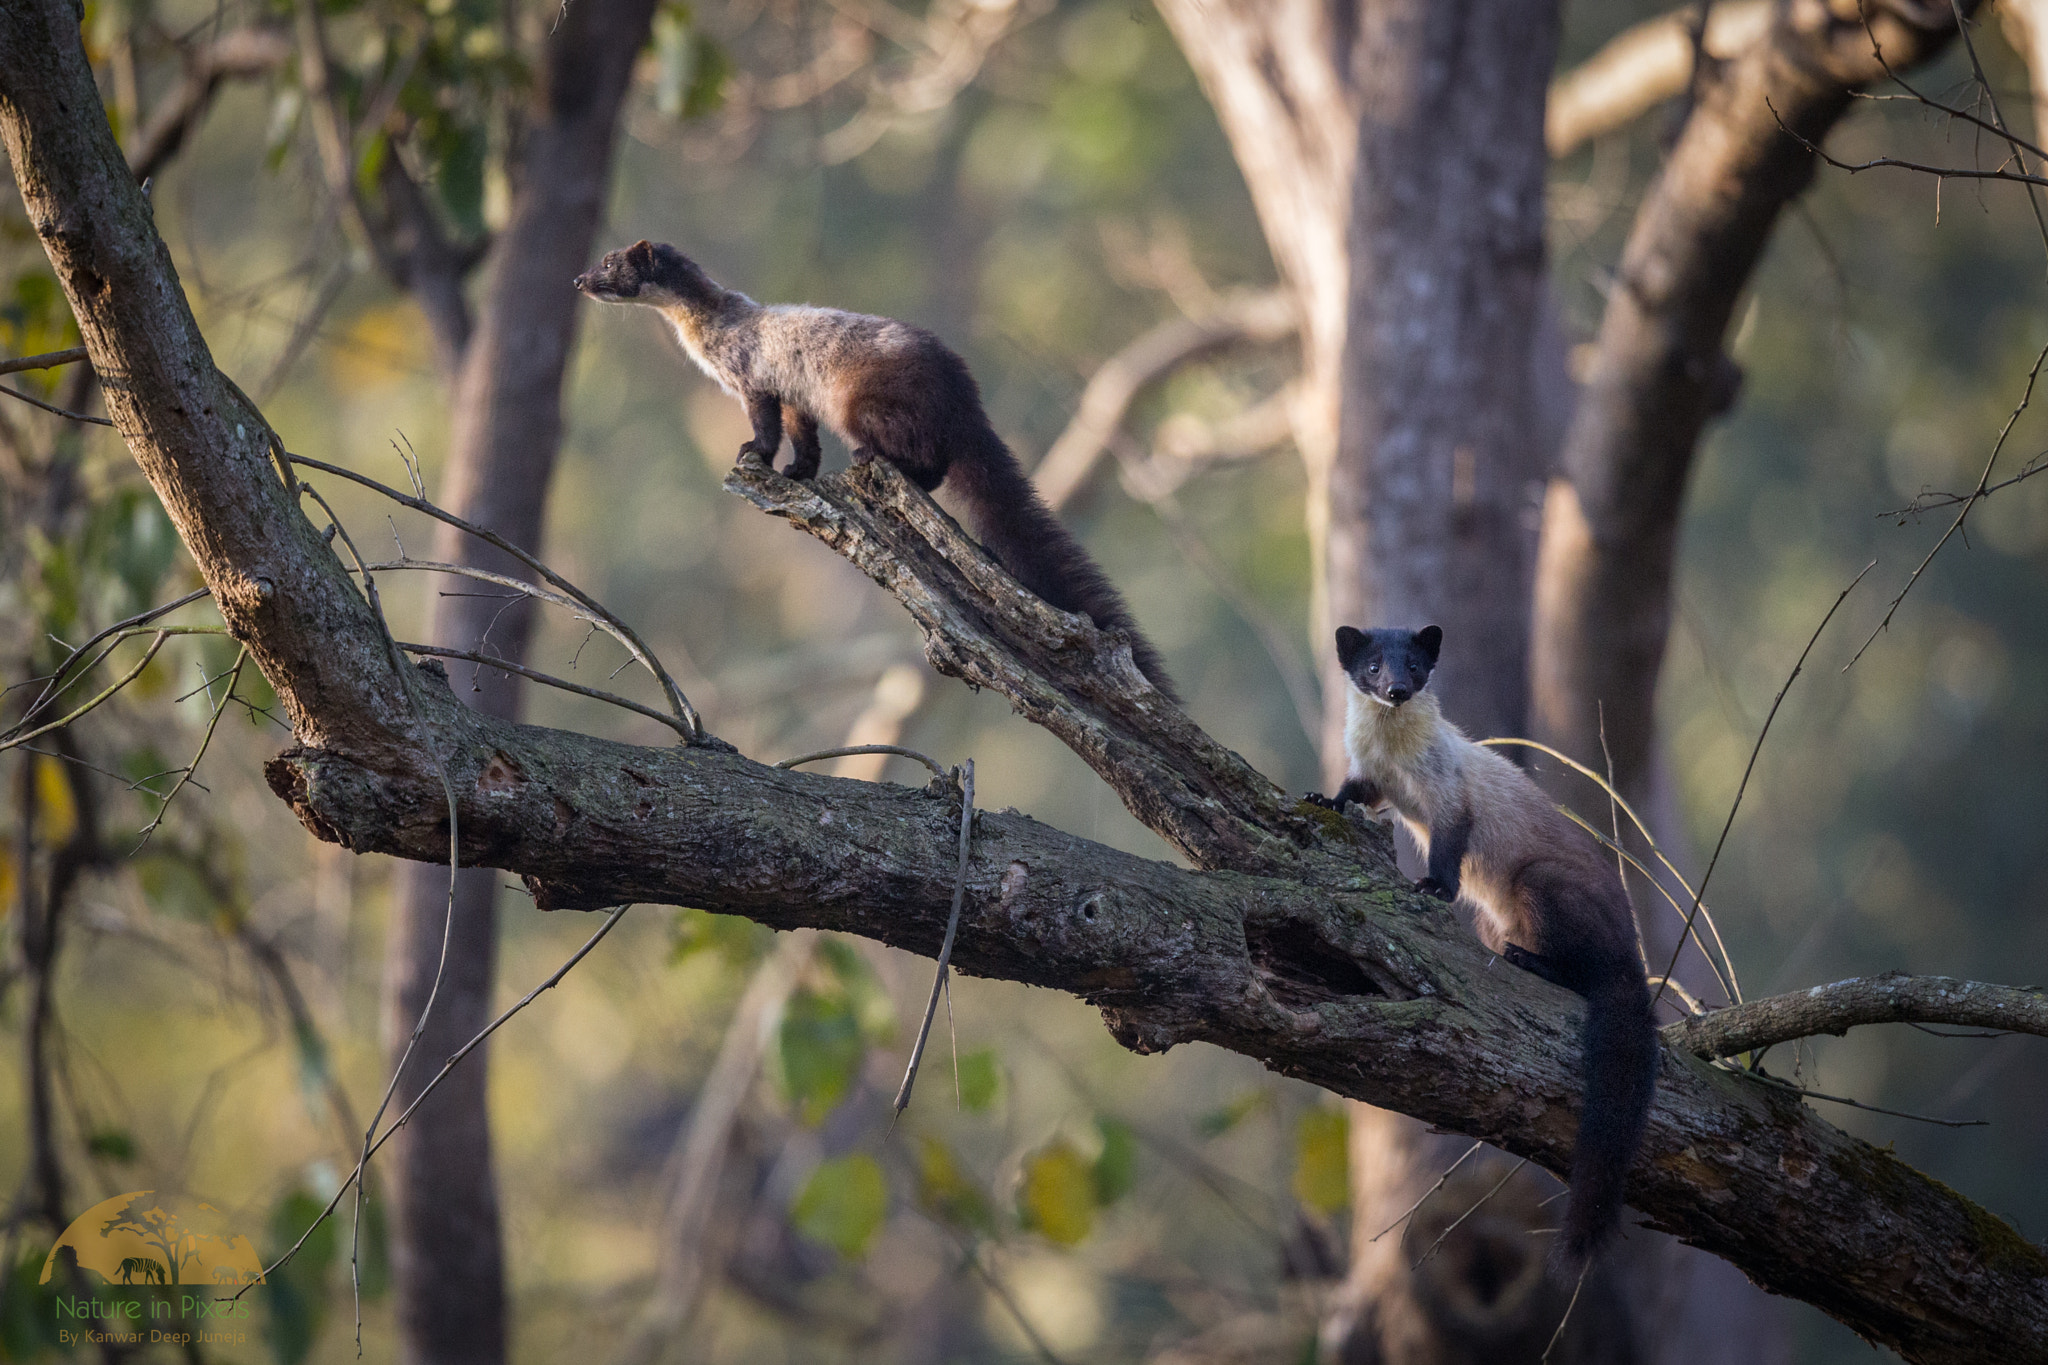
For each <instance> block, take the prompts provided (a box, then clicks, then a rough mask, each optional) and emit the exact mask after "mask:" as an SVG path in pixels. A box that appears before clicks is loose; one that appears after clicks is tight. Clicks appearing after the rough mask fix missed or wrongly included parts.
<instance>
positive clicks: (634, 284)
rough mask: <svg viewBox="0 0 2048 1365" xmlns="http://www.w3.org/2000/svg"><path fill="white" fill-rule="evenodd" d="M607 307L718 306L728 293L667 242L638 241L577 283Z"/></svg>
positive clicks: (611, 255) (609, 256)
mask: <svg viewBox="0 0 2048 1365" xmlns="http://www.w3.org/2000/svg"><path fill="white" fill-rule="evenodd" d="M574 283H575V285H576V288H577V289H579V290H581V291H582V292H583V293H585V294H588V295H590V297H592V298H594V299H598V300H600V301H602V302H604V303H672V302H683V303H700V304H708V303H716V302H717V301H718V299H719V298H720V297H722V296H723V295H724V293H725V290H723V289H721V288H720V287H719V286H718V284H717V282H716V281H714V280H713V279H712V278H711V277H710V276H709V275H707V274H705V273H704V268H703V267H702V266H700V265H698V264H697V263H696V262H695V261H693V260H691V259H690V258H689V257H688V256H685V255H684V254H683V253H682V252H680V251H678V250H676V249H675V248H674V247H672V246H670V245H669V244H668V243H666V242H648V241H638V242H635V243H633V245H631V246H629V247H622V248H621V249H619V250H617V251H610V252H606V253H605V258H604V259H603V260H601V261H599V262H598V263H597V265H596V266H595V267H594V268H593V269H590V270H587V271H585V272H584V273H583V274H581V275H578V276H577V277H576V279H575V281H574Z"/></svg>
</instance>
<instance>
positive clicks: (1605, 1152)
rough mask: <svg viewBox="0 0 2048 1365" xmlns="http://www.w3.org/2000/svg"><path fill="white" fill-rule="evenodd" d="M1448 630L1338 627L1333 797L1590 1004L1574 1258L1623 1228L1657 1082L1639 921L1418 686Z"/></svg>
mask: <svg viewBox="0 0 2048 1365" xmlns="http://www.w3.org/2000/svg"><path fill="white" fill-rule="evenodd" d="M1443 638H1444V633H1443V631H1441V630H1439V629H1438V628H1437V627H1435V626H1425V627H1424V628H1423V629H1421V630H1416V631H1410V630H1370V631H1359V630H1353V629H1352V628H1351V627H1349V626H1344V627H1341V628H1339V630H1338V631H1337V660H1338V662H1339V663H1341V664H1342V665H1343V666H1344V672H1345V673H1346V674H1347V675H1348V676H1349V677H1350V679H1351V684H1352V686H1351V692H1350V694H1349V708H1348V711H1347V713H1346V717H1345V724H1344V741H1345V747H1346V748H1347V750H1348V751H1349V753H1350V758H1351V766H1350V770H1349V772H1348V774H1347V775H1346V778H1345V782H1344V785H1343V786H1342V787H1340V788H1338V789H1337V795H1336V797H1335V798H1326V797H1314V798H1312V799H1313V800H1316V801H1318V802H1321V803H1322V804H1325V805H1331V806H1334V807H1336V808H1337V809H1339V810H1341V809H1343V808H1344V807H1345V806H1346V805H1349V804H1351V803H1352V802H1357V803H1359V804H1360V805H1363V806H1365V807H1367V808H1368V809H1369V810H1372V811H1373V812H1374V813H1375V814H1378V813H1380V812H1382V811H1385V810H1388V809H1391V810H1392V812H1393V813H1394V814H1395V815H1396V816H1398V817H1399V818H1400V819H1401V821H1402V822H1403V823H1404V824H1406V825H1407V826H1408V829H1409V832H1410V833H1412V834H1413V835H1414V836H1415V841H1416V843H1417V844H1419V845H1420V846H1421V848H1422V851H1423V853H1424V855H1425V856H1426V857H1427V858H1428V859H1429V875H1428V877H1426V878H1425V879H1424V880H1423V881H1422V882H1421V883H1420V887H1421V889H1422V890H1425V891H1428V892H1429V893H1430V894H1432V895H1434V896H1437V897H1438V898H1439V899H1442V900H1447V901H1448V900H1457V899H1459V898H1460V897H1463V899H1464V900H1465V901H1466V902H1467V903H1468V904H1469V905H1471V906H1472V908H1473V909H1474V910H1476V911H1477V912H1478V916H1477V927H1478V930H1479V937H1480V938H1481V940H1483V941H1484V942H1485V944H1486V946H1487V947H1489V948H1491V949H1492V950H1493V951H1494V952H1496V953H1499V954H1500V955H1501V956H1502V957H1504V958H1506V959H1507V960H1508V961H1509V962H1511V963H1513V964H1514V965H1515V966H1517V967H1521V968H1524V969H1525V970H1528V971H1532V972H1534V973H1536V975H1538V976H1540V977H1542V978H1543V979H1544V980H1546V981H1550V982H1553V983H1555V984H1557V985H1559V986H1563V987H1564V988H1565V989H1566V990H1569V991H1576V992H1578V993H1579V994H1580V995H1582V996H1584V997H1585V998H1586V1033H1585V1069H1586V1096H1585V1104H1584V1108H1583V1109H1582V1111H1581V1113H1580V1116H1579V1139H1578V1146H1577V1148H1576V1150H1575V1151H1574V1153H1573V1156H1572V1180H1571V1187H1572V1190H1571V1203H1570V1205H1569V1207H1568V1208H1567V1210H1566V1213H1565V1242H1564V1249H1565V1253H1566V1255H1567V1256H1568V1257H1570V1258H1571V1259H1572V1260H1573V1261H1574V1262H1580V1261H1583V1260H1584V1259H1585V1258H1586V1257H1587V1256H1589V1255H1591V1254H1592V1253H1593V1252H1594V1251H1595V1250H1597V1249H1598V1248H1599V1246H1600V1243H1601V1242H1602V1241H1603V1240H1605V1239H1606V1237H1607V1236H1608V1235H1609V1234H1610V1233H1612V1232H1613V1231H1614V1229H1615V1227H1616V1225H1617V1224H1618V1223H1619V1221H1620V1219H1621V1208H1622V1202H1623V1201H1622V1195H1623V1192H1624V1189H1625V1187H1626V1185H1627V1181H1628V1168H1629V1165H1630V1163H1631V1162H1633V1161H1634V1159H1635V1154H1636V1147H1637V1146H1638V1144H1640V1143H1641V1142H1642V1138H1643V1125H1644V1123H1645V1121H1646V1120H1647V1118H1648V1115H1649V1111H1650V1097H1651V1094H1652V1092H1653V1091H1654V1090H1655V1088H1656V1084H1657V1036H1656V1030H1655V1028H1654V1027H1653V1026H1652V1024H1651V1021H1650V989H1649V983H1648V982H1647V981H1645V980H1644V977H1643V962H1642V954H1641V952H1640V951H1639V950H1638V948H1637V944H1636V919H1635V911H1634V910H1633V909H1632V908H1631V907H1630V905H1629V899H1628V891H1627V890H1626V889H1625V888H1624V887H1623V886H1622V884H1621V876H1620V874H1619V873H1618V872H1617V871H1616V870H1615V866H1614V864H1613V863H1612V862H1610V861H1608V859H1607V858H1606V857H1605V856H1603V855H1602V853H1601V852H1600V848H1599V845H1597V844H1596V843H1595V842H1594V841H1593V840H1592V839H1591V838H1590V837H1588V836H1587V834H1586V833H1585V831H1583V830H1581V829H1580V828H1579V827H1578V826H1577V825H1574V824H1573V823H1572V822H1571V821H1570V820H1568V819H1566V818H1565V816H1564V815H1563V814H1562V813H1561V812H1560V811H1559V810H1558V809H1557V807H1556V806H1555V805H1553V804H1551V801H1550V798H1548V797H1547V796H1545V795H1544V794H1543V793H1542V791H1541V790H1539V789H1538V788H1537V786H1536V784H1535V783H1534V782H1532V781H1530V780H1529V778H1528V776H1527V775H1526V774H1524V773H1523V772H1522V770H1521V769H1520V768H1517V767H1516V766H1515V765H1514V764H1512V763H1510V762H1509V761H1508V760H1507V759H1505V758H1503V757H1502V756H1501V755H1499V754H1497V753H1495V752H1494V751H1493V750H1492V749H1489V748H1487V747H1486V746H1484V745H1480V744H1474V743H1473V742H1472V741H1471V740H1469V739H1467V738H1466V737H1465V734H1464V732H1463V731H1462V730H1460V729H1458V727H1457V726H1455V725H1453V724H1451V722H1449V721H1447V720H1445V719H1444V717H1443V712H1442V711H1441V710H1439V709H1438V706H1437V700H1436V694H1435V693H1432V692H1425V691H1423V690H1422V689H1423V687H1424V686H1425V685H1427V684H1428V682H1429V675H1430V673H1431V672H1432V671H1433V670H1434V669H1435V668H1436V660H1437V651H1438V649H1439V648H1440V647H1441V646H1442V644H1443Z"/></svg>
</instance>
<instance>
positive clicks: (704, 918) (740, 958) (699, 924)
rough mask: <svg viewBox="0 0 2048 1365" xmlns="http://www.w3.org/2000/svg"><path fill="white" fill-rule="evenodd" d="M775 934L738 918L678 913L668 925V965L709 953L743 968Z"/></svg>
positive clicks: (756, 957)
mask: <svg viewBox="0 0 2048 1365" xmlns="http://www.w3.org/2000/svg"><path fill="white" fill-rule="evenodd" d="M774 938H775V931H774V930H773V929H770V928H768V927H767V926H766V925H764V924H756V923H755V922H754V921H753V920H750V919H746V918H744V917H743V916H740V915H714V914H712V913H711V912H710V911H708V910H680V911H677V912H676V917H675V919H674V920H673V921H672V922H671V923H670V926H669V951H668V960H669V965H670V966H674V965H675V964H676V963H679V962H681V961H683V960H684V959H685V958H689V957H694V956H695V955H697V954H698V953H701V952H705V951H707V950H708V951H712V952H716V953H718V954H719V955H720V956H722V957H723V958H725V960H726V961H727V962H729V963H730V964H732V965H733V966H735V967H747V966H751V965H753V963H754V962H755V961H756V960H757V959H759V958H760V956H761V954H762V953H763V952H765V951H767V948H768V944H769V943H770V942H772V941H773V940H774Z"/></svg>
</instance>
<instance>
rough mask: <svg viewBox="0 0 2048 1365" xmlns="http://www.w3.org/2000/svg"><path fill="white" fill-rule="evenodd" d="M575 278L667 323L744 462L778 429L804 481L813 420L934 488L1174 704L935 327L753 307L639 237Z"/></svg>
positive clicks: (1019, 574) (1122, 614)
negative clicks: (1113, 639)
mask: <svg viewBox="0 0 2048 1365" xmlns="http://www.w3.org/2000/svg"><path fill="white" fill-rule="evenodd" d="M576 287H577V288H578V289H580V290H582V291H583V292H584V293H586V294H589V295H590V296H592V297H593V298H597V299H601V300H604V301H606V302H613V303H637V304H642V305H645V306H648V307H652V308H655V309H657V310H659V311H660V312H661V314H662V315H663V316H664V317H666V318H667V319H668V321H669V324H670V325H671V326H672V327H673V328H674V329H675V332H676V336H677V339H678V340H680V341H681V342H682V344H683V349H684V350H685V351H687V352H688V353H689V355H690V358H691V359H693V360H695V361H696V362H697V364H698V365H699V367H701V368H702V369H703V370H704V372H705V373H706V374H708V375H710V376H711V377H712V378H713V379H715V380H717V381H718V383H719V384H720V386H722V387H723V388H724V389H725V390H726V392H728V393H730V394H732V395H733V396H734V397H735V398H738V399H739V400H740V401H741V402H742V403H744V404H745V405H746V409H747V417H748V420H749V421H751V422H752V423H753V427H754V437H753V439H752V440H750V441H748V442H747V443H746V444H745V445H744V446H742V447H740V454H741V456H742V457H743V458H744V457H746V456H748V455H754V456H758V457H760V458H761V459H764V460H767V461H769V462H771V463H772V462H773V461H774V459H775V457H776V454H777V453H778V452H779V450H780V449H781V446H782V437H783V433H784V431H785V429H786V430H787V431H788V434H789V437H790V441H791V445H792V447H793V448H794V452H795V453H794V456H793V458H792V459H791V461H790V463H789V465H788V467H787V468H786V469H784V471H783V472H784V473H785V474H787V475H788V476H789V477H790V478H793V479H807V478H810V477H812V476H813V475H815V474H816V473H817V472H818V460H819V455H820V452H819V448H818V424H819V423H820V422H823V423H824V424H826V425H827V426H830V427H831V428H832V429H833V430H834V431H836V432H838V433H839V434H840V436H841V437H843V438H844V439H845V441H846V443H847V445H848V446H849V447H851V448H852V451H853V458H854V459H855V461H862V460H868V459H872V458H874V457H875V456H877V455H879V456H881V457H882V458H883V459H886V460H888V461H889V462H890V463H891V464H893V465H895V466H896V467H897V468H898V469H900V470H902V471H903V473H904V474H905V475H906V476H908V477H909V478H910V479H911V481H912V482H914V483H916V484H917V486H918V487H920V488H922V489H924V490H925V491H927V492H930V491H931V490H933V489H935V488H937V487H938V486H939V485H940V484H941V483H945V484H947V485H948V487H950V488H951V489H952V490H953V492H954V494H955V495H956V496H957V497H958V498H959V500H960V501H961V502H962V503H963V504H964V505H965V507H966V510H967V515H968V520H969V522H970V523H971V524H972V526H973V529H974V534H975V535H976V536H978V537H979V538H980V540H981V543H982V544H983V545H984V546H986V547H987V548H988V550H989V553H991V554H993V555H994V556H995V557H996V559H997V560H998V561H1000V562H1001V564H1002V565H1003V567H1004V568H1006V569H1008V570H1009V571H1010V572H1011V573H1012V574H1013V575H1015V576H1016V578H1017V581H1018V582H1020V583H1022V584H1023V585H1024V586H1025V587H1027V588H1029V589H1031V591H1032V592H1034V593H1036V594H1038V596H1040V597H1042V598H1044V599H1045V600H1046V601H1047V602H1049V603H1051V604H1052V605H1053V606H1055V607H1058V608H1059V609H1060V610H1062V611H1077V612H1081V613H1083V614H1085V615H1087V616H1088V617H1089V619H1091V620H1093V621H1094V622H1095V624H1096V625H1098V626H1100V627H1102V628H1103V629H1104V630H1110V631H1120V632H1122V633H1123V634H1124V635H1125V636H1126V638H1128V639H1129V640H1130V643H1131V656H1132V658H1133V660H1134V661H1135V662H1136V663H1137V665H1138V668H1139V671H1141V672H1142V673H1144V675H1145V676H1146V677H1147V678H1149V679H1151V681H1152V684H1153V686H1155V687H1157V688H1158V689H1159V690H1160V691H1161V692H1164V693H1165V694H1166V695H1167V696H1168V697H1173V698H1174V699H1175V700H1178V699H1179V698H1178V697H1177V696H1176V695H1175V693H1174V690H1173V683H1172V680H1171V679H1169V678H1168V677H1167V674H1166V669H1165V666H1164V664H1163V663H1162V661H1161V660H1160V657H1159V652H1158V651H1157V650H1155V649H1154V648H1153V647H1152V645H1151V643H1150V642H1149V641H1147V640H1146V639H1145V637H1144V635H1143V634H1141V633H1140V632H1139V630H1138V627H1137V623H1136V622H1135V621H1134V620H1132V618H1131V612H1130V608H1129V607H1128V606H1127V605H1125V603H1124V600H1123V597H1122V595H1121V594H1120V593H1118V592H1117V590H1116V588H1115V587H1114V586H1113V585H1112V584H1111V583H1110V581H1109V579H1108V578H1107V577H1106V576H1105V575H1104V574H1103V572H1102V569H1101V568H1100V566H1098V565H1097V564H1096V563H1095V561H1094V560H1093V559H1091V558H1090V557H1089V555H1088V552H1087V551H1086V550H1084V549H1082V548H1081V545H1080V542H1079V541H1077V540H1075V539H1074V537H1073V535H1072V534H1071V533H1070V532H1069V531H1068V530H1067V529H1066V527H1064V526H1062V525H1061V524H1060V520H1059V518H1058V517H1056V516H1054V515H1053V513H1052V510H1051V509H1050V508H1048V507H1047V506H1046V505H1045V503H1044V501H1043V500H1042V499H1041V498H1040V497H1039V496H1038V491H1037V489H1035V488H1034V487H1032V484H1031V481H1030V480H1029V479H1028V478H1026V477H1025V475H1024V471H1023V469H1022V468H1021V467H1019V465H1018V464H1017V458H1016V456H1014V455H1012V454H1011V453H1010V449H1009V447H1008V446H1006V445H1004V444H1003V441H1002V438H1001V437H999V436H997V435H996V433H995V428H994V427H992V426H991V425H990V424H989V420H988V414H987V413H986V412H985V411H984V410H983V408H982V405H981V390H980V388H979V387H978V386H977V385H976V384H975V382H974V376H973V375H972V374H971V373H969V371H968V369H967V362H966V361H964V360H962V359H961V358H960V357H959V356H958V355H955V354H954V353H953V352H952V351H951V350H950V349H949V348H948V347H947V346H946V344H945V343H944V342H942V341H940V340H939V339H938V338H937V337H936V336H934V335H932V334H931V333H930V332H928V331H926V330H924V329H923V328H922V327H913V326H911V325H909V324H908V323H902V322H897V321H895V320H894V319H891V318H878V317H870V316H868V315H866V314H862V313H845V312H841V311H839V310H838V309H833V308H812V307H809V306H804V305H775V306H763V305H761V304H758V303H756V302H754V301H753V300H752V299H750V298H748V297H747V296H746V295H744V294H741V293H738V292H736V291H734V290H730V289H726V288H723V287H722V286H720V285H719V284H718V283H717V282H716V281H714V280H712V279H711V277H710V276H708V275H706V274H705V273H704V271H703V270H702V269H701V268H700V267H699V266H698V265H697V264H696V262H694V261H692V260H690V259H689V258H688V257H687V256H685V255H683V254H682V253H681V252H679V251H677V250H676V249H675V248H674V247H672V246H665V245H654V244H650V243H648V242H637V243H635V244H634V245H632V246H630V247H627V248H626V249H624V250H622V251H614V252H612V253H611V254H609V255H608V256H606V257H605V258H604V260H603V261H602V262H601V263H600V264H599V265H598V267H597V268H596V269H595V270H592V271H590V272H589V273H588V274H585V275H581V276H578V277H577V279H576Z"/></svg>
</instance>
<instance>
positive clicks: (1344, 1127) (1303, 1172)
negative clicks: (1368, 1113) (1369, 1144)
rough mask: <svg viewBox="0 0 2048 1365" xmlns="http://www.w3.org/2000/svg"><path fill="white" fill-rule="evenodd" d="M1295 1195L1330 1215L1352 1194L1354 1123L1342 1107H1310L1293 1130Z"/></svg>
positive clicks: (1303, 1202)
mask: <svg viewBox="0 0 2048 1365" xmlns="http://www.w3.org/2000/svg"><path fill="white" fill-rule="evenodd" d="M1294 1197H1295V1198H1296V1199H1299V1200H1300V1201H1301V1202H1302V1204H1303V1205H1305V1206H1306V1207H1308V1208H1311V1209H1314V1210H1315V1211H1316V1212H1317V1213H1320V1214H1323V1215H1325V1216H1329V1215H1332V1214H1335V1213H1337V1212H1338V1211H1340V1210H1341V1209H1342V1208H1343V1207H1344V1205H1345V1204H1346V1203H1348V1202H1349V1201H1350V1198H1351V1125H1350V1123H1349V1122H1347V1121H1346V1119H1345V1117H1344V1112H1343V1111H1342V1110H1341V1109H1311V1110H1309V1112H1307V1113H1306V1114H1303V1115H1302V1116H1301V1124H1300V1126H1299V1127H1297V1128H1296V1129H1295V1130H1294Z"/></svg>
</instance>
